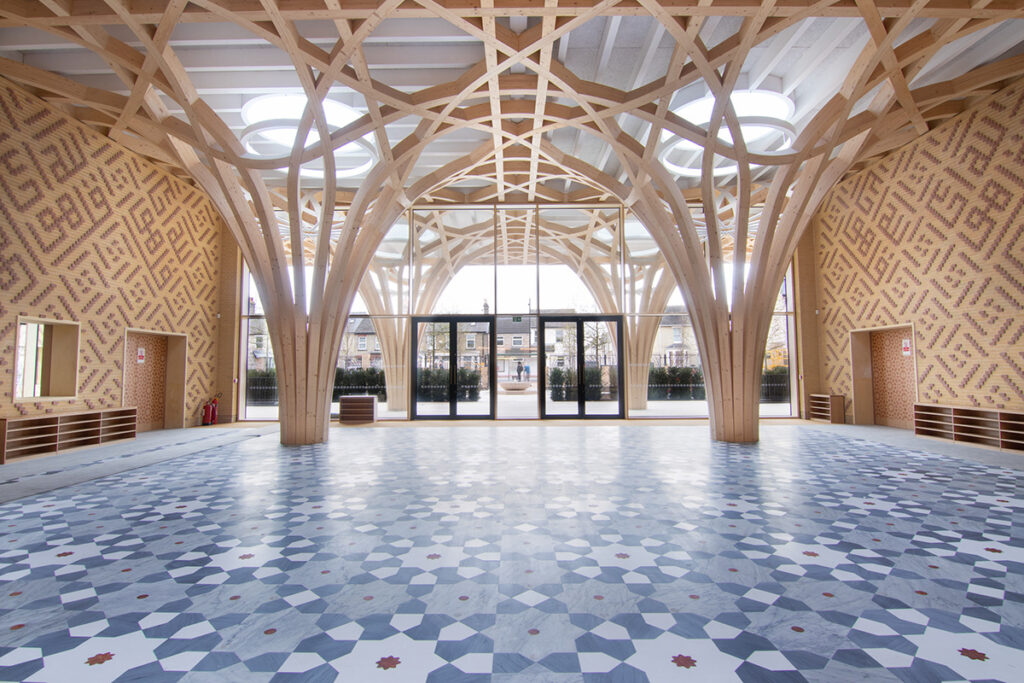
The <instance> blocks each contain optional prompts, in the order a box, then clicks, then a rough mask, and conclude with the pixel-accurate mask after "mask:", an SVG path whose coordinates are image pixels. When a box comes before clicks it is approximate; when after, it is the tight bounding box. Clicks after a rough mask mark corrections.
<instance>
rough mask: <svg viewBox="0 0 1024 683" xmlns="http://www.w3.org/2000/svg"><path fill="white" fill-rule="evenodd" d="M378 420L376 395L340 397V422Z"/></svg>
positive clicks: (353, 422) (363, 422) (351, 422)
mask: <svg viewBox="0 0 1024 683" xmlns="http://www.w3.org/2000/svg"><path fill="white" fill-rule="evenodd" d="M376 421H377V397H376V396H339V397H338V422H340V423H342V424H366V423H368V422H376Z"/></svg>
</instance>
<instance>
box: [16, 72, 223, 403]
mask: <svg viewBox="0 0 1024 683" xmlns="http://www.w3.org/2000/svg"><path fill="white" fill-rule="evenodd" d="M223 229H224V226H223V222H222V221H221V219H220V217H219V216H218V214H217V212H216V210H215V209H214V207H213V205H212V203H211V202H210V201H209V198H208V197H207V196H206V195H205V194H204V193H203V192H202V191H201V190H198V189H196V188H194V187H191V186H189V185H187V184H185V183H183V182H181V181H180V180H178V179H176V178H174V177H172V176H170V175H169V174H167V173H165V172H163V171H162V170H159V169H157V168H156V167H154V166H152V165H151V164H149V163H148V162H146V161H145V160H143V159H142V158H141V157H138V156H136V155H135V154H133V153H131V152H129V151H127V150H125V149H124V148H121V147H119V146H117V145H116V144H114V143H112V142H111V141H110V140H108V139H106V138H104V137H102V136H100V135H98V134H96V133H95V132H93V131H91V130H89V129H88V128H86V127H84V126H82V125H80V124H78V123H77V122H75V121H73V120H72V119H69V118H67V117H66V116H64V115H63V114H62V113H60V112H58V111H56V110H54V109H51V108H49V107H48V106H47V105H46V104H44V103H43V102H42V101H40V100H38V99H37V98H35V97H33V96H31V95H28V94H26V93H25V92H24V91H22V90H20V89H19V88H17V87H16V86H13V85H12V84H10V83H8V82H6V81H3V80H2V79H0V417H5V416H14V415H19V414H30V413H36V412H50V411H67V410H85V409H90V408H107V407H114V406H119V405H121V395H122V377H123V372H124V368H123V367H122V366H123V358H124V336H125V328H126V327H135V328H142V329H152V330H157V331H161V332H176V333H184V334H187V335H188V338H189V339H188V343H189V348H188V367H187V384H186V411H187V412H186V414H187V417H188V420H189V421H190V422H195V421H196V420H197V419H198V418H197V416H198V414H199V410H200V408H201V405H202V403H203V401H205V400H206V399H207V398H209V396H211V395H212V394H213V393H214V377H215V368H214V364H215V362H216V358H217V355H216V354H217V332H218V330H217V326H218V321H217V320H216V314H217V311H218V310H219V309H218V306H219V302H218V290H217V286H216V283H217V282H218V277H219V271H220V239H221V232H222V230H223ZM18 315H31V316H39V317H45V318H55V319H58V320H73V321H77V322H79V323H81V341H80V346H79V386H78V392H79V398H78V399H77V400H76V401H71V402H69V401H39V402H33V403H18V404H14V403H13V396H12V391H13V381H14V380H13V373H14V367H13V365H14V362H13V358H14V345H15V343H16V339H15V337H16V332H17V330H16V320H15V319H16V316H18Z"/></svg>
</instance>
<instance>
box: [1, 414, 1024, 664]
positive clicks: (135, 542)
mask: <svg viewBox="0 0 1024 683" xmlns="http://www.w3.org/2000/svg"><path fill="white" fill-rule="evenodd" d="M701 430H702V428H700V427H665V426H643V427H637V426H587V427H586V428H583V427H575V426H573V427H569V426H565V427H546V428H545V427H540V426H537V427H505V428H500V427H498V428H496V427H459V428H451V427H446V428H434V429H416V430H412V429H379V428H378V429H353V430H348V431H346V432H345V434H344V436H345V438H344V439H332V440H331V441H330V442H329V443H325V444H318V445H315V446H303V447H291V448H288V447H283V446H281V445H280V444H278V443H276V441H277V435H276V434H269V435H266V436H263V437H259V438H249V439H246V440H245V441H244V442H243V441H242V440H241V438H240V439H239V441H236V442H234V443H230V444H227V445H222V446H220V447H218V448H211V449H209V450H207V451H203V452H199V453H196V454H193V455H185V456H181V457H179V458H176V459H174V460H168V461H166V462H163V463H160V464H155V465H151V466H148V467H142V468H139V469H134V470H130V471H127V472H123V473H121V474H117V475H114V476H109V477H106V478H104V479H101V480H96V481H91V482H86V483H82V484H77V485H74V486H70V487H67V488H64V489H61V490H58V491H54V492H51V493H47V494H41V495H36V496H31V497H28V498H24V499H22V500H19V501H15V502H12V503H8V504H4V505H0V544H2V545H0V591H2V592H0V594H2V595H3V600H0V679H2V680H13V681H21V680H28V681H79V680H81V681H87V680H97V681H99V680H102V681H131V680H134V681H164V680H167V681H173V680H179V679H181V678H182V677H184V680H210V681H268V680H273V681H333V680H340V681H356V682H358V683H364V682H373V681H378V680H381V681H401V682H402V683H418V682H421V681H429V682H431V683H441V682H444V681H457V682H460V683H461V682H467V683H485V682H488V681H494V682H495V683H500V682H502V681H506V682H509V683H511V682H513V681H545V682H564V683H569V682H570V681H572V682H581V681H582V682H583V683H613V682H619V681H629V682H632V683H642V682H644V681H650V682H660V681H713V682H716V683H717V682H718V681H735V680H739V681H751V682H753V681H758V682H760V681H768V682H772V681H821V682H823V683H824V682H826V681H827V682H834V681H866V680H870V681H899V680H902V681H963V680H970V681H989V682H991V681H1019V680H1021V676H1020V673H1021V665H1022V662H1024V471H1021V470H1017V469H1007V468H1003V467H994V466H986V465H978V464H974V463H971V462H968V461H964V460H960V459H956V458H952V457H947V456H938V455H933V454H929V453H925V452H921V451H915V450H911V449H907V448H897V447H893V446H889V445H883V444H879V443H875V442H871V441H867V440H862V439H854V438H851V437H848V436H845V435H842V434H838V433H836V431H835V430H823V429H816V428H811V427H804V426H798V425H789V426H784V425H778V426H768V427H764V428H763V432H762V435H763V437H764V438H763V439H762V440H761V441H760V443H757V444H742V445H741V444H726V443H721V442H717V443H716V442H711V441H709V440H708V439H707V437H706V435H705V434H704V433H703V432H702V431H701ZM240 431H241V430H240ZM681 443H685V444H686V446H685V448H680V444H681Z"/></svg>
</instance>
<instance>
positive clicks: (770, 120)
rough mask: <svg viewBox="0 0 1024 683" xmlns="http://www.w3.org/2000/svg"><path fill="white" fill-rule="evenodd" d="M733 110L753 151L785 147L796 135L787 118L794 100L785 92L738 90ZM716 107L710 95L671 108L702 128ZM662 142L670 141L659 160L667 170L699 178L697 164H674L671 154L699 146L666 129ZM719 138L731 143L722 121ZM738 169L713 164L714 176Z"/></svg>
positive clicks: (747, 143) (663, 132) (775, 149)
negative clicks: (784, 93)
mask: <svg viewBox="0 0 1024 683" xmlns="http://www.w3.org/2000/svg"><path fill="white" fill-rule="evenodd" d="M729 99H730V100H731V102H732V106H733V110H734V111H735V112H736V116H737V118H738V119H739V123H740V130H741V131H742V132H743V140H744V142H745V143H746V145H747V146H748V147H749V148H751V149H752V150H753V151H757V152H762V153H763V152H768V151H776V152H778V151H781V150H783V149H785V148H788V147H789V145H791V144H792V143H793V140H794V139H795V138H796V130H795V129H794V128H793V124H792V123H791V122H790V119H791V118H792V117H793V113H794V112H795V111H796V107H795V105H794V104H793V100H791V99H789V98H788V97H786V96H785V95H783V94H781V93H777V92H772V91H770V90H737V91H735V92H733V93H732V96H731V97H730V98H729ZM714 107H715V98H714V96H713V95H708V96H706V97H702V98H700V99H699V100H694V101H692V102H687V103H686V104H684V105H682V106H681V107H678V108H677V109H675V110H673V113H674V114H676V116H679V117H680V118H682V119H685V120H687V121H689V122H690V123H692V124H694V125H696V126H699V127H701V128H704V129H705V130H706V129H707V127H708V123H709V122H710V121H711V111H712V109H714ZM661 139H662V141H668V140H672V141H671V142H669V144H667V145H666V146H665V147H664V148H663V149H662V152H661V155H660V158H661V162H662V163H663V164H664V165H665V168H667V169H668V170H669V171H670V172H672V173H674V174H676V175H680V176H686V177H694V178H695V177H699V176H700V175H701V169H700V166H699V165H698V166H690V165H686V166H684V165H680V164H678V163H674V162H673V161H671V159H670V158H669V157H670V156H676V157H678V156H680V153H687V152H688V153H690V155H691V156H692V154H693V153H694V152H699V151H700V150H701V146H700V145H698V144H696V143H694V142H691V141H690V140H687V139H686V138H680V137H677V136H675V135H673V134H672V133H671V132H669V131H662V134H661ZM718 139H719V140H721V141H722V142H725V143H726V144H730V145H731V144H732V141H733V140H732V133H731V132H730V131H729V127H728V126H727V125H725V122H724V121H723V122H722V125H721V126H720V127H719V129H718ZM736 171H737V168H736V165H735V164H730V165H725V166H716V167H715V170H714V174H715V175H725V174H729V173H735V172H736Z"/></svg>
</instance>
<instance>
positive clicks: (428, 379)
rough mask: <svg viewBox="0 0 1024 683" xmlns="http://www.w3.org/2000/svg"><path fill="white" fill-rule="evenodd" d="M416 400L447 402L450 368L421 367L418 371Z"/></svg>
mask: <svg viewBox="0 0 1024 683" xmlns="http://www.w3.org/2000/svg"><path fill="white" fill-rule="evenodd" d="M416 400H417V401H427V402H435V403H436V402H445V401H447V400H448V369H447V368H436V369H435V368H420V369H419V370H417V371H416Z"/></svg>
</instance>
